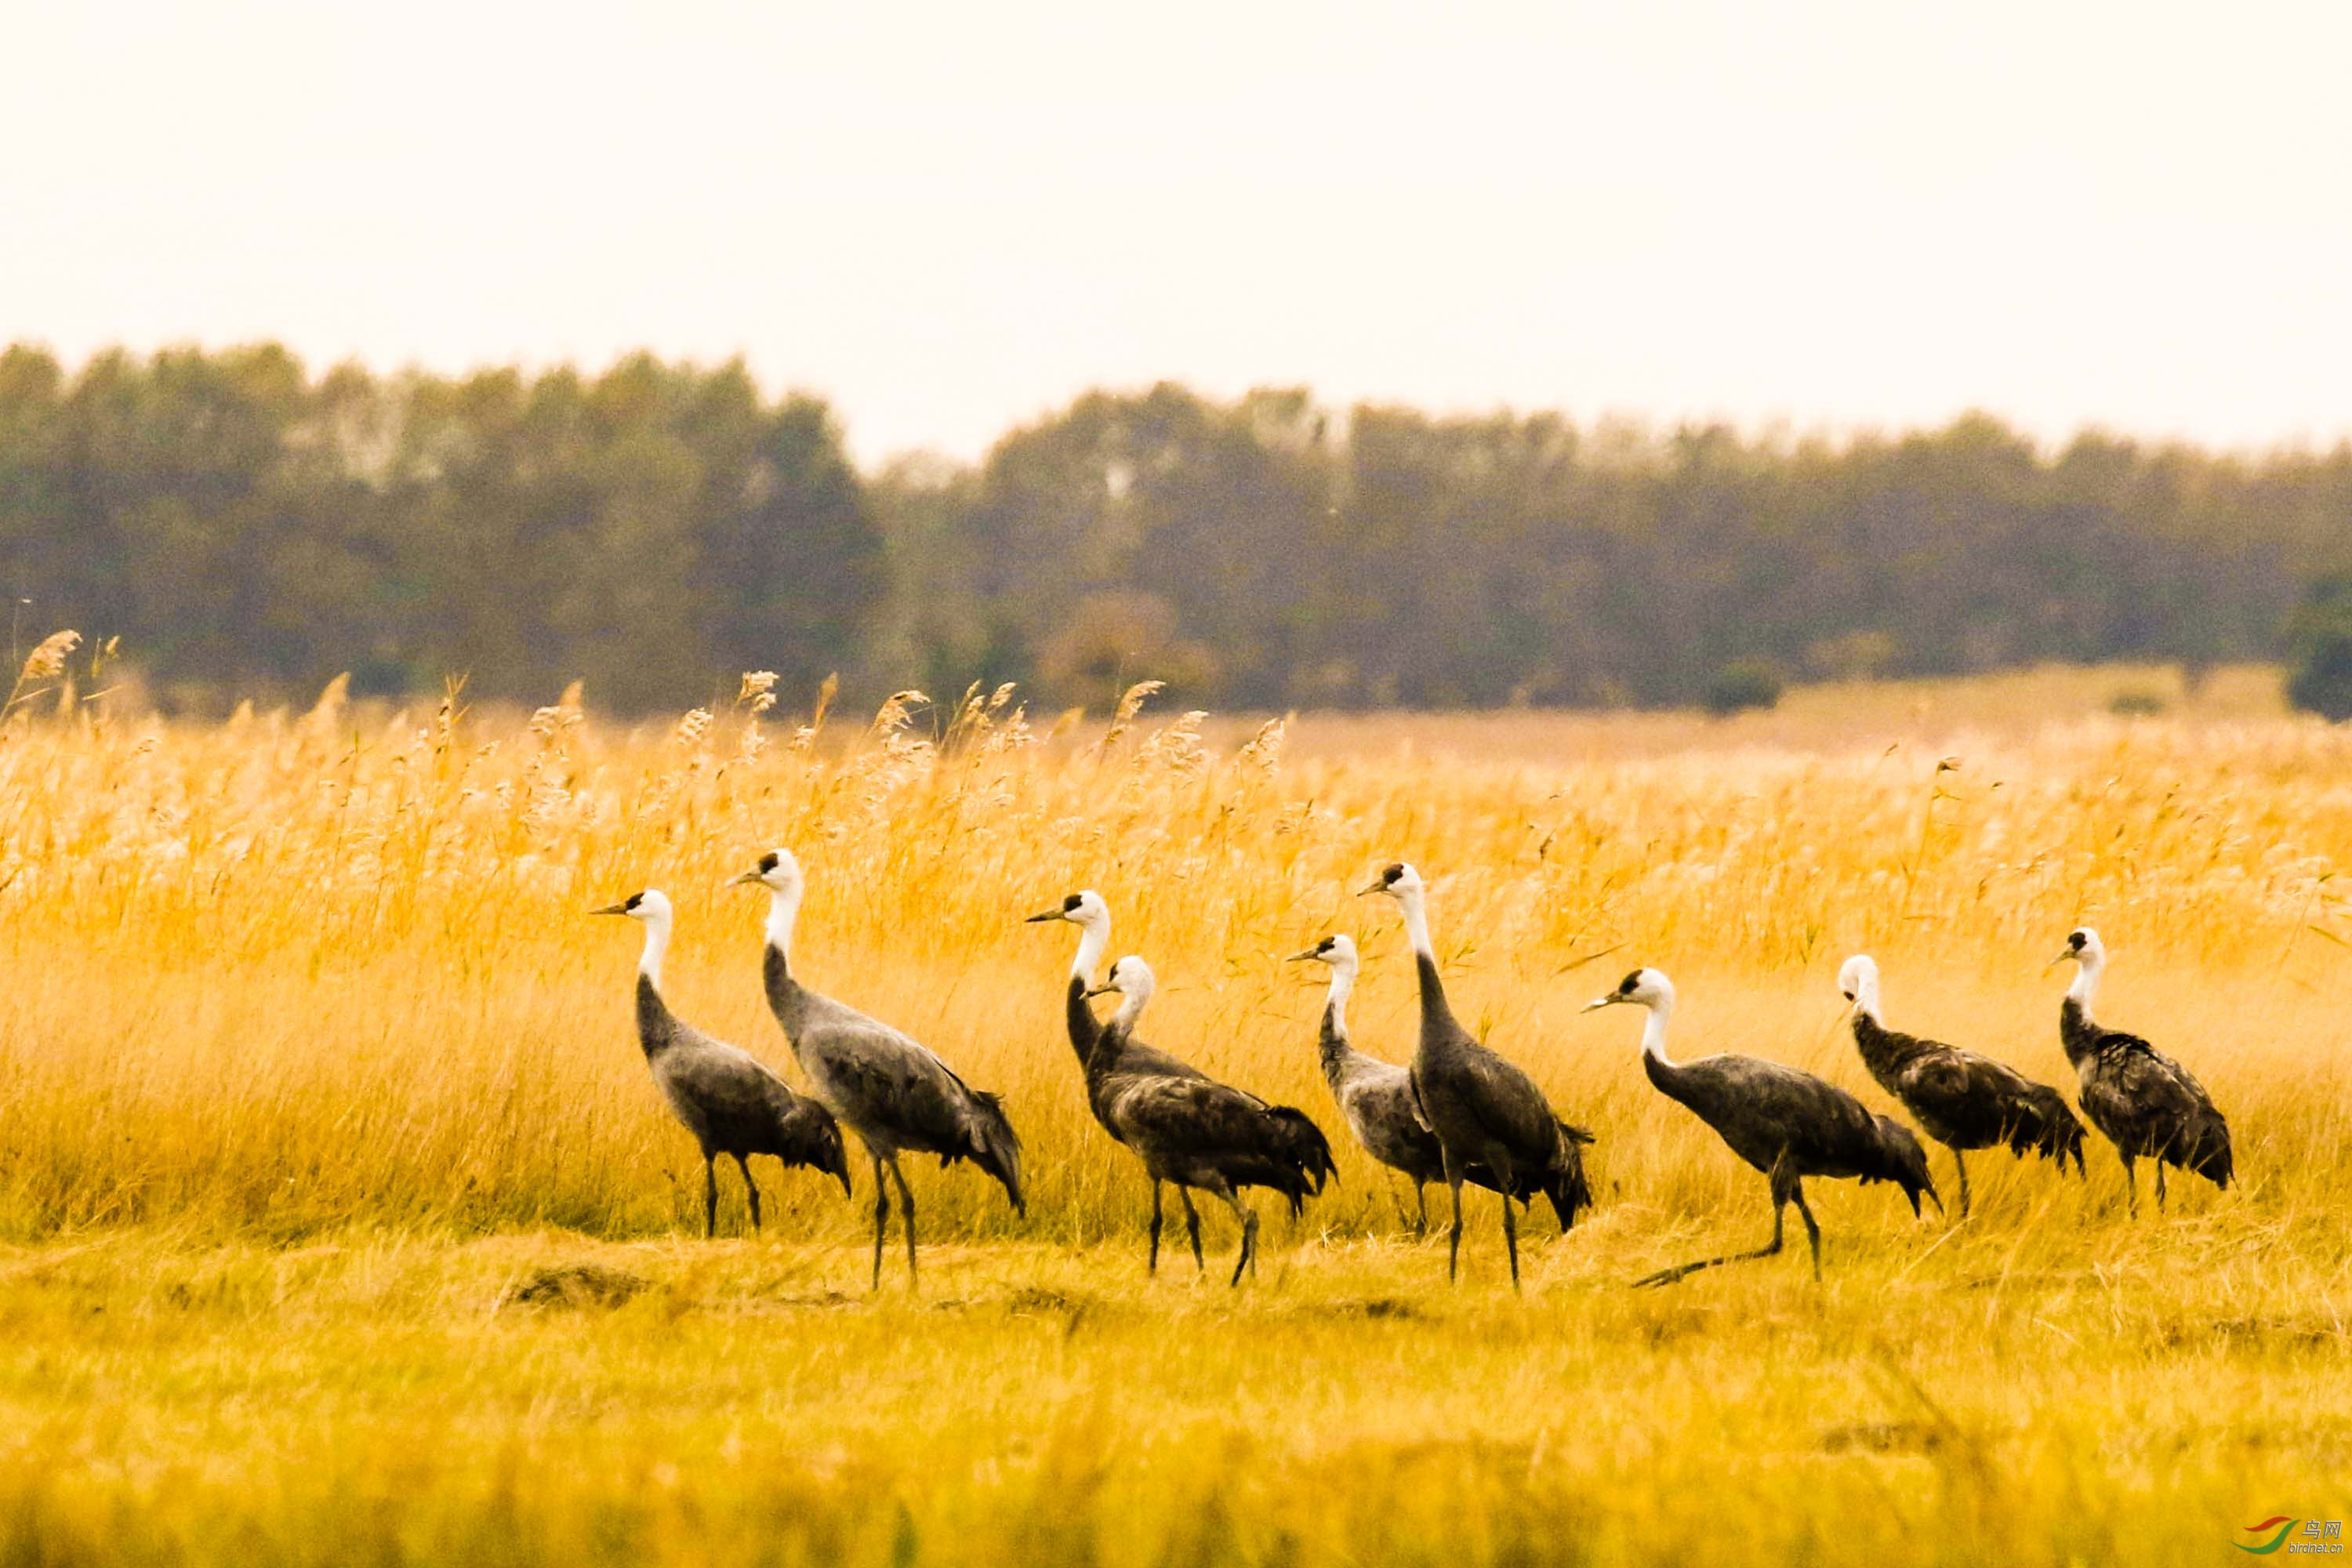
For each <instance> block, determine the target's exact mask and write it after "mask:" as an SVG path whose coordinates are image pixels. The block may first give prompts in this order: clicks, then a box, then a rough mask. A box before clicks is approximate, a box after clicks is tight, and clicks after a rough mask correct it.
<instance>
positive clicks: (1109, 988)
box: [1086, 985, 1118, 1001]
mask: <svg viewBox="0 0 2352 1568" xmlns="http://www.w3.org/2000/svg"><path fill="white" fill-rule="evenodd" d="M1116 990H1118V986H1116V985H1094V986H1089V987H1088V988H1087V992H1086V995H1087V1000H1088V1001H1092V1000H1093V999H1094V998H1095V997H1097V996H1108V995H1109V994H1111V993H1112V992H1114V991H1116Z"/></svg>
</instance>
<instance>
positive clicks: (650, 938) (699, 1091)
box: [592, 889, 849, 1236]
mask: <svg viewBox="0 0 2352 1568" xmlns="http://www.w3.org/2000/svg"><path fill="white" fill-rule="evenodd" d="M592 912H593V913H595V914H600V915H626V916H628V917H629V918H630V919H631V920H633V921H637V922H638V923H639V924H641V925H643V926H644V927H645V928H646V947H645V953H644V956H642V957H641V958H639V959H638V960H637V1043H638V1044H639V1045H641V1046H643V1047H645V1051H646V1066H647V1067H649V1068H652V1069H653V1075H654V1085H655V1087H656V1088H657V1089H660V1090H661V1092H662V1098H663V1099H664V1100H667V1101H669V1108H670V1110H672V1111H673V1112H675V1113H676V1114H677V1119H678V1120H679V1121H683V1122H684V1123H686V1130H687V1131H689V1132H691V1133H693V1134H694V1139H695V1142H698V1143H699V1144H701V1145H702V1183H703V1187H702V1223H703V1234H704V1235H706V1236H717V1235H718V1234H719V1166H718V1159H719V1155H721V1154H726V1155H729V1156H730V1157H732V1158H733V1160H734V1162H735V1168H736V1169H737V1170H739V1171H741V1172H742V1173H743V1190H744V1192H745V1193H747V1194H750V1196H751V1228H752V1229H753V1230H757V1229H759V1228H760V1184H759V1183H757V1182H755V1181H753V1180H752V1179H751V1156H752V1155H754V1154H773V1155H774V1156H775V1157H776V1158H777V1159H779V1160H782V1162H783V1163H784V1164H785V1165H786V1166H787V1167H791V1166H793V1165H806V1166H809V1167H810V1168H812V1169H814V1170H818V1171H823V1172H824V1173H826V1174H827V1175H830V1176H833V1177H834V1178H835V1179H836V1180H838V1181H839V1182H840V1183H841V1194H842V1196H844V1197H847V1196H848V1195H849V1158H848V1156H847V1155H846V1154H845V1153H844V1152H843V1151H842V1147H841V1129H840V1128H839V1127H837V1126H835V1124H834V1120H833V1116H832V1114H831V1113H830V1112H828V1111H827V1110H825V1108H824V1106H822V1105H819V1104H818V1103H817V1102H816V1101H815V1100H809V1099H806V1098H804V1097H803V1096H801V1095H797V1094H794V1093H793V1091H792V1089H791V1088H790V1087H789V1086H787V1085H786V1084H785V1082H784V1080H783V1079H780V1078H778V1077H777V1076H776V1075H775V1074H774V1073H772V1072H771V1071H769V1070H768V1068H767V1065H766V1064H765V1063H763V1062H761V1061H760V1060H759V1059H758V1058H755V1057H753V1056H752V1055H751V1053H750V1052H749V1051H745V1050H740V1049H738V1048H737V1047H733V1046H730V1045H729V1044H727V1043H726V1042H725V1041H724V1040H714V1039H712V1038H711V1037H709V1035H706V1034H704V1033H703V1032H702V1031H701V1030H699V1029H698V1028H696V1027H695V1026H693V1025H691V1024H688V1023H687V1022H685V1021H684V1020H683V1019H681V1018H679V1017H678V1016H677V1015H676V1014H675V1013H672V1012H671V1011H670V1010H669V1005H668V1004H667V1002H664V1001H663V1000H662V994H661V966H662V955H663V954H664V953H666V952H668V951H669V933H670V921H671V918H672V917H671V910H670V903H669V900H668V899H667V897H665V896H664V895H663V894H661V893H659V892H657V891H656V890H654V889H646V891H644V892H642V893H631V894H630V895H629V896H628V897H627V898H626V899H625V900H622V901H621V902H619V903H617V904H608V905H606V906H605V907H604V908H603V909H601V910H593V911H592Z"/></svg>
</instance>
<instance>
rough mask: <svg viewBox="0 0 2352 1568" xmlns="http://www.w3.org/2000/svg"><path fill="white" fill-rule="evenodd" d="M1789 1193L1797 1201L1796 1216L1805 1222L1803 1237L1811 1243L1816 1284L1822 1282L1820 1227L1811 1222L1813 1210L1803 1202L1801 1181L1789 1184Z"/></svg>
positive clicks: (1803, 1194)
mask: <svg viewBox="0 0 2352 1568" xmlns="http://www.w3.org/2000/svg"><path fill="white" fill-rule="evenodd" d="M1789 1195H1790V1197H1792V1198H1794V1199H1796V1201H1797V1217H1798V1218H1799V1219H1801V1220H1803V1221H1804V1222H1805V1239H1806V1240H1807V1241H1810V1242H1811V1243H1812V1244H1813V1283H1814V1284H1816V1285H1818V1284H1820V1283H1821V1282H1822V1227H1821V1226H1817V1225H1815V1224H1814V1223H1813V1211H1812V1209H1811V1206H1810V1205H1808V1204H1807V1203H1806V1202H1805V1189H1804V1185H1803V1184H1802V1183H1793V1184H1790V1189H1789Z"/></svg>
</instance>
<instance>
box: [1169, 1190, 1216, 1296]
mask: <svg viewBox="0 0 2352 1568" xmlns="http://www.w3.org/2000/svg"><path fill="white" fill-rule="evenodd" d="M1176 1198H1177V1201H1178V1202H1180V1203H1181V1204H1182V1205H1184V1234H1185V1235H1186V1236H1189V1237H1192V1268H1193V1271H1194V1272H1195V1273H1200V1274H1206V1273H1207V1272H1208V1271H1209V1263H1208V1259H1206V1258H1202V1256H1201V1211H1200V1210H1199V1209H1196V1208H1194V1207H1193V1206H1192V1188H1190V1187H1188V1186H1186V1185H1185V1184H1183V1183H1181V1182H1179V1183H1177V1184H1176Z"/></svg>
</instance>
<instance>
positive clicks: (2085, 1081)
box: [2050, 926, 2231, 1214]
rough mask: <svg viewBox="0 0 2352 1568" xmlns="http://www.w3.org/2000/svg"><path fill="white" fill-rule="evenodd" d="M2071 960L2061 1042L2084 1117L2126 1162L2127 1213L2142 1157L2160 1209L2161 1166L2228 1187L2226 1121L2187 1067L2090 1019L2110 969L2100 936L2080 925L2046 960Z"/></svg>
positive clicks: (2134, 1201) (2135, 1208) (2135, 1196)
mask: <svg viewBox="0 0 2352 1568" xmlns="http://www.w3.org/2000/svg"><path fill="white" fill-rule="evenodd" d="M2069 959H2072V960H2074V963H2075V964H2076V965H2077V966H2078V967H2077V968H2076V970H2075V973H2074V984H2072V985H2069V986H2068V987H2067V988H2066V1000H2065V1001H2063V1003H2061V1004H2059V1007H2058V1043H2059V1044H2060V1045H2062V1046H2063V1047H2065V1049H2066V1059H2067V1060H2068V1061H2069V1062H2071V1063H2073V1064H2074V1075H2075V1078H2076V1079H2077V1080H2078V1082H2079V1083H2080V1086H2081V1087H2080V1089H2079V1093H2080V1094H2081V1097H2082V1100H2083V1114H2084V1116H2086V1117H2088V1118H2090V1121H2091V1125H2092V1126H2094V1127H2095V1128H2097V1129H2098V1130H2099V1131H2102V1132H2104V1133H2105V1134H2106V1135H2107V1137H2108V1139H2109V1140H2110V1141H2111V1142H2113V1143H2114V1144H2115V1146H2116V1153H2117V1154H2118V1155H2120V1156H2121V1157H2122V1159H2123V1163H2124V1182H2125V1184H2126V1186H2127V1187H2128V1188H2129V1190H2130V1194H2131V1198H2130V1205H2131V1212H2132V1213H2134V1214H2137V1213H2138V1212H2139V1175H2138V1173H2137V1171H2135V1170H2134V1169H2133V1162H2134V1161H2135V1160H2137V1158H2138V1157H2139V1156H2141V1155H2143V1154H2145V1155H2147V1156H2148V1157H2149V1158H2151V1159H2153V1160H2154V1161H2155V1162H2156V1202H2157V1206H2158V1208H2161V1207H2163V1206H2164V1168H2165V1167H2166V1166H2167V1165H2179V1166H2181V1167H2183V1168H2184V1169H2187V1170H2190V1171H2194V1172H2196V1173H2198V1174H2199V1175H2200V1176H2202V1177H2204V1178H2205V1179H2206V1180H2207V1181H2210V1182H2211V1183H2212V1184H2214V1185H2215V1186H2217V1187H2227V1186H2228V1185H2229V1184H2230V1176H2231V1155H2230V1124H2229V1123H2228V1122H2227V1121H2223V1120H2222V1119H2221V1112H2220V1111H2218V1110H2214V1109H2213V1100H2212V1097H2211V1096H2210V1095H2208V1094H2207V1093H2206V1092H2205V1086H2204V1085H2203V1084H2201V1083H2199V1082H2198V1081H2197V1079H2195V1078H2194V1077H2193V1076H2192V1075H2191V1074H2190V1073H2189V1069H2188V1068H2184V1067H2182V1066H2181V1065H2180V1064H2179V1062H2177V1061H2174V1060H2173V1059H2172V1058H2170V1057H2168V1056H2166V1055H2165V1054H2164V1053H2163V1052H2162V1051H2159V1050H2158V1049H2157V1048H2156V1047H2154V1046H2151V1045H2149V1044H2148V1043H2147V1041H2146V1040H2143V1039H2141V1038H2140V1037H2138V1036H2137V1035H2126V1034H2125V1033H2123V1032H2122V1031H2121V1030H2119V1029H2103V1028H2101V1027H2099V1026H2098V1025H2097V1024H2096V1023H2095V1022H2094V1021H2093V1019H2092V1017H2091V994H2092V993H2093V992H2095V991H2096V990H2097V989H2098V988H2099V976H2100V974H2101V973H2104V972H2105V969H2106V966H2107V950H2106V949H2105V947H2104V946H2102V945H2101V944H2100V942H2099V933H2098V932H2097V931H2093V930H2091V928H2090V927H2088V926H2084V927H2083V928H2082V929H2080V930H2078V931H2072V932H2069V933H2068V935H2067V937H2066V951H2065V952H2062V953H2060V954H2059V955H2058V956H2057V957H2055V958H2053V959H2052V960H2051V961H2050V962H2051V963H2053V964H2058V963H2065V962H2066V961H2067V960H2069Z"/></svg>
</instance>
